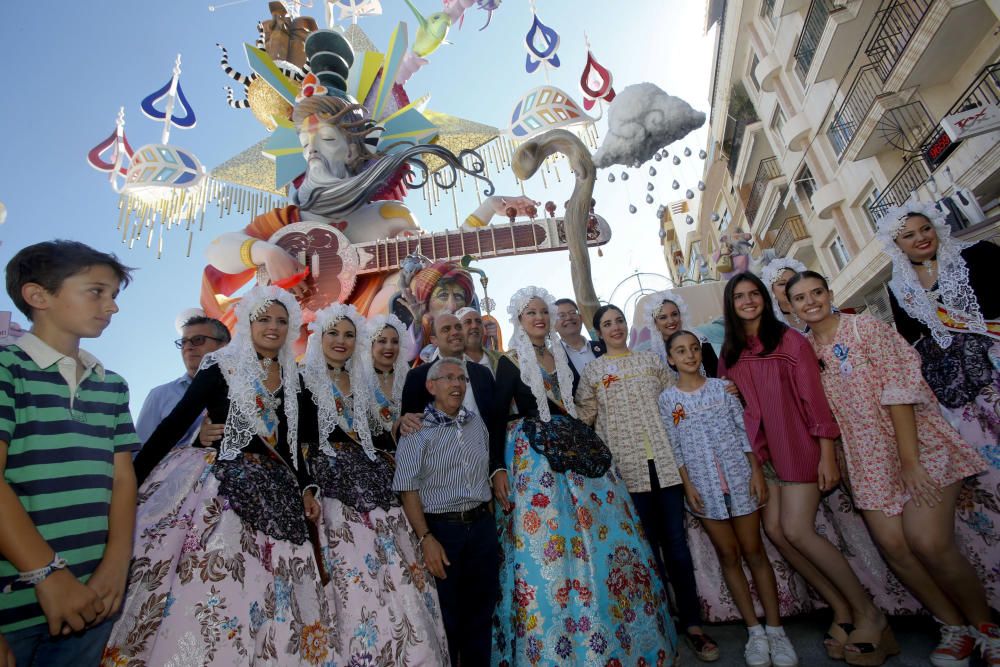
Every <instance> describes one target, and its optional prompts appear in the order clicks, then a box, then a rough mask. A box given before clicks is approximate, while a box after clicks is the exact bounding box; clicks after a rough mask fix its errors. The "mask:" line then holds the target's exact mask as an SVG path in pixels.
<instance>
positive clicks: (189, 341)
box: [174, 336, 224, 350]
mask: <svg viewBox="0 0 1000 667" xmlns="http://www.w3.org/2000/svg"><path fill="white" fill-rule="evenodd" d="M206 340H214V341H215V342H217V343H222V342H224V341H223V340H222V339H221V338H216V337H215V336H191V337H190V338H178V339H177V340H175V341H174V345H176V346H177V349H178V350H183V349H184V346H185V345H191V347H201V346H202V345H204V344H205V341H206Z"/></svg>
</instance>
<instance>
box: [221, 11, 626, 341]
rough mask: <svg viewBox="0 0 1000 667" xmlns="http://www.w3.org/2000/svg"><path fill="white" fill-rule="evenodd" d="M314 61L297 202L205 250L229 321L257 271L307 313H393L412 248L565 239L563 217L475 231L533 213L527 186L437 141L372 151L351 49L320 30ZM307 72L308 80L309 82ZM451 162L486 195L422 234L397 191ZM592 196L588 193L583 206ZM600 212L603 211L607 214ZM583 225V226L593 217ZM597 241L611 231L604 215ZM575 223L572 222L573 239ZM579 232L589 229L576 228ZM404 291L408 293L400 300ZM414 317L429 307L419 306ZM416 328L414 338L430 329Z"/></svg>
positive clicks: (425, 251)
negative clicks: (432, 166)
mask: <svg viewBox="0 0 1000 667" xmlns="http://www.w3.org/2000/svg"><path fill="white" fill-rule="evenodd" d="M305 49H306V54H307V57H308V61H309V66H310V69H311V74H310V75H309V77H307V79H306V81H305V82H304V84H308V85H303V91H302V93H301V94H300V97H299V98H298V99H297V102H296V104H295V106H294V108H293V112H292V120H293V122H294V123H295V127H296V129H297V131H298V135H299V141H300V142H301V145H302V150H303V154H304V157H305V159H306V163H307V169H306V173H305V177H304V179H303V180H302V182H301V183H300V185H299V186H298V189H297V190H296V191H295V193H294V195H293V196H292V198H291V199H292V202H293V203H292V204H291V205H290V206H286V207H283V208H278V209H274V210H271V211H268V212H266V213H264V214H263V215H259V216H257V217H256V218H255V219H254V220H253V221H252V222H251V223H250V224H249V225H248V226H247V227H246V228H245V229H243V230H242V231H239V232H231V233H227V234H223V235H221V236H219V237H218V238H216V239H215V240H214V241H213V242H212V243H211V244H210V246H209V248H208V250H207V256H208V260H209V264H210V265H209V266H208V267H206V269H205V271H204V276H203V283H202V295H201V301H202V307H203V308H204V309H205V312H206V313H208V314H209V315H210V316H213V317H217V318H220V319H222V320H223V321H224V322H227V323H228V322H229V321H230V320H231V319H232V310H231V307H232V305H233V303H234V299H233V298H232V297H233V296H234V294H235V293H236V292H237V290H239V289H240V288H241V287H242V286H243V285H245V284H247V283H248V282H250V281H252V280H254V279H255V278H256V279H257V280H259V281H261V282H271V283H273V284H276V285H279V286H282V287H286V288H289V289H290V290H292V291H293V293H295V294H296V296H297V297H298V298H299V300H300V302H301V303H302V305H303V310H304V313H305V319H306V321H308V320H309V318H310V317H311V314H312V313H314V312H315V311H316V310H319V309H320V308H322V307H324V306H325V305H327V304H329V303H331V302H333V301H340V302H345V303H352V304H354V305H355V306H356V307H357V308H358V310H359V311H360V312H362V313H365V314H376V313H382V312H386V311H387V310H388V308H389V301H390V299H391V298H392V297H393V296H395V295H396V293H397V292H398V291H399V290H400V287H399V285H398V279H397V278H398V272H399V270H400V269H401V268H402V266H403V264H404V260H405V259H406V258H407V257H409V256H411V255H414V254H416V255H420V256H424V257H426V258H430V260H431V261H436V262H442V261H458V260H460V259H461V258H462V257H463V256H464V255H467V254H475V255H477V256H480V257H483V256H486V257H488V256H495V255H497V254H512V253H516V252H532V251H534V252H539V251H544V250H554V249H559V248H560V247H562V246H563V245H564V244H563V243H561V242H560V241H559V236H560V227H559V222H558V221H556V220H553V221H551V223H549V224H550V225H551V226H546V225H543V224H541V223H538V222H532V223H517V224H516V225H509V226H507V232H508V233H507V234H503V233H500V232H498V231H496V230H495V229H494V230H491V231H490V233H481V232H477V230H480V229H481V228H484V227H485V226H486V225H488V224H489V222H490V221H491V219H492V218H493V217H494V216H495V215H496V214H497V213H502V214H504V215H507V216H509V217H510V218H511V219H513V218H515V217H517V216H529V217H530V216H534V215H535V213H536V211H537V209H536V208H535V207H536V204H537V202H535V201H533V200H532V199H530V198H528V197H525V196H503V197H502V196H498V195H494V194H493V186H492V183H490V182H489V181H488V180H487V179H485V177H484V176H483V175H482V173H481V172H482V163H481V160H479V159H478V156H475V155H474V154H469V153H468V152H463V153H460V154H459V155H455V154H454V153H452V152H451V151H450V150H448V149H446V148H444V147H442V146H439V145H433V144H417V145H394V146H392V147H391V148H390V149H388V150H387V151H386V152H382V151H378V150H373V148H372V146H373V145H374V143H375V142H376V141H377V139H378V136H379V131H380V129H381V128H379V127H378V126H376V125H375V124H374V123H373V122H372V121H371V117H370V113H369V111H368V110H367V109H366V108H365V107H364V106H363V105H361V104H358V103H356V102H355V101H354V100H352V99H351V98H350V96H349V95H347V93H346V92H345V87H346V81H347V78H348V77H349V76H350V66H351V64H353V62H354V53H353V50H352V48H351V46H350V44H349V43H348V42H347V40H346V39H345V38H344V37H343V36H342V35H341V34H340V33H338V32H335V31H329V30H319V31H316V32H313V33H312V34H310V35H309V37H308V38H307V40H306V44H305ZM310 77H313V81H311V82H310ZM428 157H434V158H437V159H439V160H442V161H443V162H444V163H445V164H446V165H447V167H446V170H445V171H446V172H450V175H451V176H450V178H451V179H452V181H454V179H455V178H457V174H458V173H459V172H461V173H464V174H466V175H469V176H472V177H474V178H477V179H479V180H481V181H484V182H485V184H486V185H487V187H486V190H485V193H484V194H486V197H485V198H484V199H483V202H482V204H481V205H480V206H479V207H478V208H477V209H476V210H475V211H473V212H472V213H471V214H470V215H468V216H467V217H466V219H465V225H463V229H462V230H459V231H456V232H444V233H436V234H432V235H427V234H422V233H421V230H420V228H419V225H418V222H417V220H416V217H415V216H414V215H413V213H412V211H411V210H410V209H409V208H408V207H407V206H406V205H405V204H404V203H402V201H400V199H401V196H402V195H403V194H404V193H405V192H406V190H407V189H410V188H415V187H420V186H421V185H423V184H424V182H426V180H427V179H428V178H433V179H435V181H436V182H437V183H438V184H439V185H442V184H444V183H445V180H444V179H445V178H446V177H445V176H443V175H442V172H441V171H439V172H435V173H434V174H433V175H431V174H430V173H429V172H428V169H427V166H426V163H425V162H424V159H426V158H428ZM589 200H590V197H589V195H587V210H588V211H589ZM601 222H603V221H601ZM584 225H586V218H585V222H584ZM603 225H604V226H603V228H602V232H601V233H600V234H599V235H598V237H595V238H594V239H592V242H593V243H597V242H606V241H607V238H608V237H609V236H610V233H609V231H607V223H603ZM574 234H576V230H573V229H568V228H567V229H566V231H565V236H566V238H567V240H568V242H569V243H570V245H571V246H572V244H573V242H574V241H573V238H574ZM580 234H581V235H582V234H584V232H582V231H581V232H580ZM405 303H406V301H405V300H404V305H405ZM414 310H416V311H417V312H413V313H412V315H414V316H415V317H411V318H410V319H411V321H413V320H416V321H417V322H418V323H419V322H420V320H421V319H422V315H423V314H424V313H423V312H422V311H420V310H418V309H417V308H416V306H414ZM415 329H416V330H415V331H412V332H411V335H413V336H414V338H415V339H416V342H417V343H420V342H422V341H421V339H422V338H423V335H422V333H421V331H420V330H419V328H416V327H415Z"/></svg>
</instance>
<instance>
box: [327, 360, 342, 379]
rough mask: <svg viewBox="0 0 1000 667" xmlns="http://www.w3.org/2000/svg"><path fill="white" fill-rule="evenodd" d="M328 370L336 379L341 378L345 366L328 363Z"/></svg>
mask: <svg viewBox="0 0 1000 667" xmlns="http://www.w3.org/2000/svg"><path fill="white" fill-rule="evenodd" d="M326 370H328V371H330V375H331V376H332V377H333V379H334V381H336V380H339V379H340V374H341V373H343V372H344V367H343V366H333V365H331V364H327V365H326Z"/></svg>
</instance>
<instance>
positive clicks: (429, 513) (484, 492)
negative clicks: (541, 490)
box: [392, 357, 499, 666]
mask: <svg viewBox="0 0 1000 667" xmlns="http://www.w3.org/2000/svg"><path fill="white" fill-rule="evenodd" d="M465 373H466V370H465V364H464V363H463V362H462V360H461V359H455V358H452V357H444V358H441V359H438V360H437V361H436V362H435V363H434V365H433V366H432V367H431V369H430V371H429V372H428V374H427V383H426V386H427V391H428V392H430V394H431V396H433V397H434V400H433V401H432V402H431V403H428V405H427V407H426V409H425V410H424V417H423V425H422V428H421V429H420V430H419V431H416V432H414V433H411V434H410V435H406V436H403V438H401V439H400V441H399V447H398V448H397V451H396V476H395V478H394V479H393V484H392V487H393V489H394V490H395V491H397V492H399V493H400V494H401V495H402V500H403V511H404V512H405V513H406V518H407V519H409V521H410V525H411V526H413V530H414V531H415V532H416V534H417V536H418V538H419V540H420V542H419V544H420V546H421V548H422V550H423V556H424V560H425V561H426V563H427V569H429V570H430V571H431V574H433V575H434V576H435V578H436V579H437V589H438V598H439V599H440V602H441V615H442V617H443V620H444V628H445V633H446V634H447V636H448V651H449V653H450V654H451V664H452V665H453V666H457V665H458V663H459V660H460V659H461V662H462V664H463V665H488V664H490V649H491V632H492V630H491V619H492V615H493V607H494V606H495V605H496V597H497V576H498V570H499V544H498V542H497V535H496V524H495V522H494V520H493V513H492V512H491V511H490V506H489V500H490V498H491V497H492V492H491V490H490V480H489V464H490V447H489V434H488V432H487V428H486V424H485V423H484V422H483V420H482V418H481V417H480V416H479V415H477V414H475V413H474V412H470V411H469V410H466V409H465V407H463V405H462V400H463V399H464V398H465V392H466V390H467V387H468V382H469V378H468V376H467V375H466V374H465Z"/></svg>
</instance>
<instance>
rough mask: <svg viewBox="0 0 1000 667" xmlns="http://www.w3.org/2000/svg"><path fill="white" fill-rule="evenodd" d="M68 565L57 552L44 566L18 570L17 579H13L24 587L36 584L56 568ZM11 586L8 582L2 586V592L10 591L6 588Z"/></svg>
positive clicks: (62, 568) (63, 567) (59, 568)
mask: <svg viewBox="0 0 1000 667" xmlns="http://www.w3.org/2000/svg"><path fill="white" fill-rule="evenodd" d="M68 565H69V563H67V562H66V559H65V558H63V557H62V556H60V555H59V554H56V555H55V556H54V557H53V558H52V562H51V563H49V564H48V565H46V566H45V567H40V568H38V569H37V570H28V571H27V572H19V573H18V575H17V579H16V580H15V582H14V583H18V584H24V586H25V587H27V586H37V585H38V584H40V583H42V582H43V581H45V579H46V578H47V577H48V576H49V575H50V574H52V573H53V572H55V571H56V570H64V569H66V567H67V566H68ZM12 587H13V584H8V585H7V586H6V587H5V588H4V593H8V592H10V591H9V590H8V589H10V588H12Z"/></svg>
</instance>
